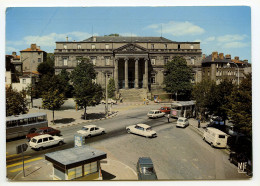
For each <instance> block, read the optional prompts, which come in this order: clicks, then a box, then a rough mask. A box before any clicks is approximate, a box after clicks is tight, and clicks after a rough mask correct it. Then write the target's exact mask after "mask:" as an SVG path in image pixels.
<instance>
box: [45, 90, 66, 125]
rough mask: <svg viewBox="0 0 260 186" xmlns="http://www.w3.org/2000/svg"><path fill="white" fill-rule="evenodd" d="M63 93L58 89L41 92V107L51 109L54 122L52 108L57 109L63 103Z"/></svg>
mask: <svg viewBox="0 0 260 186" xmlns="http://www.w3.org/2000/svg"><path fill="white" fill-rule="evenodd" d="M64 99H65V97H64V95H63V94H62V93H60V92H59V90H57V89H54V90H53V91H52V90H49V91H47V92H44V93H43V96H42V107H43V108H46V109H49V110H52V118H53V119H52V122H53V124H54V110H57V109H59V108H60V107H61V105H63V103H64Z"/></svg>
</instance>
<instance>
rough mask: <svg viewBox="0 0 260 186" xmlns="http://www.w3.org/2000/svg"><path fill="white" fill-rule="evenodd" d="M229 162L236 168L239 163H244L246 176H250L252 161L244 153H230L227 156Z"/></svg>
mask: <svg viewBox="0 0 260 186" xmlns="http://www.w3.org/2000/svg"><path fill="white" fill-rule="evenodd" d="M229 161H230V163H233V164H234V165H236V166H239V163H246V166H245V170H244V171H245V172H246V174H247V175H249V176H252V160H251V159H250V158H249V157H248V155H246V153H242V152H240V153H236V152H231V153H230V154H229Z"/></svg>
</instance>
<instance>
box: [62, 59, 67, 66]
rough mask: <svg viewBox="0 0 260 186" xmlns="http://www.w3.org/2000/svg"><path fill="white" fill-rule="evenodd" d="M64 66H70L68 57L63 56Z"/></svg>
mask: <svg viewBox="0 0 260 186" xmlns="http://www.w3.org/2000/svg"><path fill="white" fill-rule="evenodd" d="M63 66H68V57H63Z"/></svg>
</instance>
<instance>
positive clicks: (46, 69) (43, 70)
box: [37, 53, 55, 76]
mask: <svg viewBox="0 0 260 186" xmlns="http://www.w3.org/2000/svg"><path fill="white" fill-rule="evenodd" d="M37 71H38V72H39V73H40V74H41V76H42V75H46V74H49V75H53V74H54V71H55V70H54V54H52V53H48V54H47V60H46V61H44V62H43V63H40V64H39V65H38V67H37Z"/></svg>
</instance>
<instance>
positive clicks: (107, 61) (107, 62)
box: [105, 57, 110, 65]
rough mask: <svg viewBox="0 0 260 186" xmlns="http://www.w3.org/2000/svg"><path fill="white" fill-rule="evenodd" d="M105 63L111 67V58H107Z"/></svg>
mask: <svg viewBox="0 0 260 186" xmlns="http://www.w3.org/2000/svg"><path fill="white" fill-rule="evenodd" d="M105 63H106V65H109V63H110V59H109V57H105Z"/></svg>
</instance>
